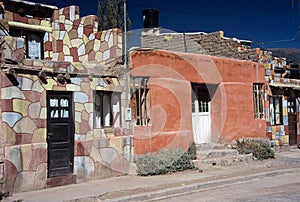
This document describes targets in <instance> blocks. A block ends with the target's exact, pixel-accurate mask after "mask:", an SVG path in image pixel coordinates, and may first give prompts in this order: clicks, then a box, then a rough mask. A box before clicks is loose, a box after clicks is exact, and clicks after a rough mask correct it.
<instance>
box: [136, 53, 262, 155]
mask: <svg viewBox="0 0 300 202" xmlns="http://www.w3.org/2000/svg"><path fill="white" fill-rule="evenodd" d="M130 61H131V64H130V68H131V69H130V75H131V77H132V79H131V80H132V82H131V92H132V95H131V108H132V110H133V112H132V113H133V117H134V120H133V121H134V127H133V136H134V145H135V147H134V149H135V154H143V153H147V152H155V151H157V150H159V149H162V148H178V147H179V148H182V149H187V148H188V146H189V144H190V142H191V141H195V142H196V143H197V144H200V143H215V142H221V143H230V142H231V141H232V140H234V139H236V138H240V137H266V132H265V131H266V121H265V120H264V118H263V116H256V115H255V113H258V112H257V110H256V108H255V106H256V103H255V102H257V100H259V99H261V101H259V102H263V96H261V95H257V94H256V93H255V92H254V89H255V87H256V86H257V85H259V86H263V84H264V75H265V70H264V66H263V65H262V64H260V63H257V62H250V61H245V60H236V59H229V58H221V57H214V56H208V55H202V54H191V53H179V52H172V51H164V50H154V49H139V50H134V51H131V53H130Z"/></svg>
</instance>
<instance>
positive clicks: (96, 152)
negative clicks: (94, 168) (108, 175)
mask: <svg viewBox="0 0 300 202" xmlns="http://www.w3.org/2000/svg"><path fill="white" fill-rule="evenodd" d="M90 157H91V158H92V159H93V160H94V162H101V161H102V158H101V155H100V153H99V150H98V149H97V148H95V147H94V146H92V151H91V154H90Z"/></svg>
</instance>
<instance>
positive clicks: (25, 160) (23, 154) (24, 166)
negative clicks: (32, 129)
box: [21, 144, 32, 171]
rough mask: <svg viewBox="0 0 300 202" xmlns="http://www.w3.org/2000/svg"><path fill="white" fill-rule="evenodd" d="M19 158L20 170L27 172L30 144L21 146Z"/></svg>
mask: <svg viewBox="0 0 300 202" xmlns="http://www.w3.org/2000/svg"><path fill="white" fill-rule="evenodd" d="M21 157H22V170H23V171H25V170H28V169H29V165H30V162H31V159H32V146H31V144H27V145H22V146H21Z"/></svg>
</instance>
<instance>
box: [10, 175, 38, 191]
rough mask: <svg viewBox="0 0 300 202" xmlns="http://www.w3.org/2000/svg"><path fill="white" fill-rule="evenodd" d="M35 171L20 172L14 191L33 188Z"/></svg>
mask: <svg viewBox="0 0 300 202" xmlns="http://www.w3.org/2000/svg"><path fill="white" fill-rule="evenodd" d="M34 176H35V172H33V171H26V172H20V173H19V175H18V176H17V178H16V183H15V188H14V192H24V191H30V190H32V189H33V184H34V180H33V179H34Z"/></svg>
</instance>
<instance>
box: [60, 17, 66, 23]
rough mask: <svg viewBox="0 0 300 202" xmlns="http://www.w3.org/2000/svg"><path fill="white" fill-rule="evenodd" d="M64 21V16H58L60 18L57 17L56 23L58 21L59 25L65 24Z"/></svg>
mask: <svg viewBox="0 0 300 202" xmlns="http://www.w3.org/2000/svg"><path fill="white" fill-rule="evenodd" d="M65 19H66V16H64V15H60V16H59V17H58V21H59V22H60V23H65Z"/></svg>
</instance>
